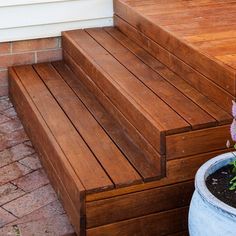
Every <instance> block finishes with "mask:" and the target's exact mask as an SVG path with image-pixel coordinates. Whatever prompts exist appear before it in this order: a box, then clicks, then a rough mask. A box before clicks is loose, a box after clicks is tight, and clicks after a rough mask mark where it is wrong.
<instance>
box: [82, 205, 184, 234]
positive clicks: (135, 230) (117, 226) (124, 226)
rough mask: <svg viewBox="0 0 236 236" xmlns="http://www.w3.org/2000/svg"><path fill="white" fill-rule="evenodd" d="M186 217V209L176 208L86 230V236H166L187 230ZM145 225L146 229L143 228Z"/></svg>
mask: <svg viewBox="0 0 236 236" xmlns="http://www.w3.org/2000/svg"><path fill="white" fill-rule="evenodd" d="M187 215H188V207H183V208H177V209H174V210H170V211H166V212H161V213H156V214H151V215H146V216H143V217H139V218H133V219H130V220H126V221H120V222H116V223H114V224H109V225H104V226H100V227H96V228H92V229H88V230H87V236H101V235H102V236H111V235H112V236H119V235H124V236H130V235H137V236H142V235H150V236H155V235H168V234H171V233H177V232H179V231H184V230H187ZM170 219H171V227H170ZM157 222H158V227H157ZM147 225H148V227H144V226H147Z"/></svg>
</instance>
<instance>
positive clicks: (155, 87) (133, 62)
mask: <svg viewBox="0 0 236 236" xmlns="http://www.w3.org/2000/svg"><path fill="white" fill-rule="evenodd" d="M86 31H87V32H88V33H89V34H90V35H91V36H92V37H93V38H94V39H95V40H96V41H97V42H98V43H99V44H101V45H102V46H103V47H104V48H105V49H106V50H107V51H108V52H109V53H111V54H112V55H113V56H114V57H115V58H116V59H117V60H118V61H119V62H120V63H121V64H123V65H124V66H125V67H126V68H127V69H128V70H129V71H130V72H131V73H132V74H134V75H135V76H136V77H137V79H139V80H140V81H142V82H143V83H144V84H145V85H146V86H147V87H148V88H149V89H151V90H152V91H153V92H154V93H155V94H156V95H157V96H158V97H160V98H161V99H162V100H163V101H164V102H165V103H167V104H168V105H169V106H170V107H171V108H172V109H173V110H175V111H176V113H178V114H179V115H180V116H181V117H183V119H184V120H186V121H187V122H188V123H189V124H190V125H191V127H192V129H199V128H201V127H202V128H203V127H210V126H214V125H215V124H216V120H215V119H214V118H213V117H211V116H210V115H209V114H208V113H206V112H205V111H204V110H202V109H201V108H200V107H199V106H197V105H196V104H195V103H193V102H192V101H191V100H189V99H188V98H186V97H185V96H184V94H182V93H181V92H180V91H179V90H177V89H176V88H175V87H174V86H172V85H171V84H170V83H168V82H167V81H166V80H165V79H164V78H163V77H161V76H160V75H159V74H157V73H156V72H155V71H153V70H152V69H151V68H150V67H148V66H147V65H146V64H144V63H143V62H142V61H141V60H140V59H139V58H137V57H136V56H135V55H134V54H133V53H131V52H130V51H129V50H128V49H126V48H125V47H124V46H123V45H121V44H120V43H119V42H118V41H116V40H115V39H114V38H113V37H111V36H110V35H109V34H108V33H107V32H106V31H105V30H103V29H100V28H97V29H87V30H86ZM183 104H184V105H183Z"/></svg>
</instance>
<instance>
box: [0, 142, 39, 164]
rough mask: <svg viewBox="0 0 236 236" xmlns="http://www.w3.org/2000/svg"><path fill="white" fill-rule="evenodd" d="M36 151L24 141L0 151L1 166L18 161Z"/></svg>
mask: <svg viewBox="0 0 236 236" xmlns="http://www.w3.org/2000/svg"><path fill="white" fill-rule="evenodd" d="M34 152H35V151H34V149H33V148H31V147H29V146H28V145H26V144H24V143H21V144H18V145H16V146H13V147H11V148H8V149H5V150H3V151H1V152H0V167H3V166H5V165H8V164H11V163H12V162H15V161H18V160H20V159H22V158H24V157H26V156H28V155H31V154H33V153H34Z"/></svg>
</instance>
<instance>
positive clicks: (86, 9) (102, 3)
mask: <svg viewBox="0 0 236 236" xmlns="http://www.w3.org/2000/svg"><path fill="white" fill-rule="evenodd" d="M112 17H113V4H112V0H0V42H4V41H16V40H23V39H33V38H44V37H52V36H59V35H60V33H61V31H64V30H70V29H77V28H89V27H99V26H111V25H113V19H112Z"/></svg>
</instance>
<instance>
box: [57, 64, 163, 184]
mask: <svg viewBox="0 0 236 236" xmlns="http://www.w3.org/2000/svg"><path fill="white" fill-rule="evenodd" d="M53 64H54V66H55V68H56V69H57V70H58V72H59V73H60V75H61V76H62V77H63V79H64V80H65V81H66V82H67V84H68V85H69V86H70V87H71V89H72V90H73V91H74V92H75V94H76V95H77V96H78V97H79V98H80V99H81V101H83V103H84V105H85V106H86V109H88V110H89V111H90V112H91V114H92V115H93V116H94V117H95V118H96V121H97V122H98V123H99V124H100V125H101V127H103V129H104V130H105V132H106V133H107V134H108V135H109V137H110V138H111V139H112V140H113V142H114V143H115V144H116V145H117V147H118V148H119V149H120V150H121V151H122V153H123V154H124V155H125V156H126V158H127V159H128V160H129V161H130V163H132V165H133V166H134V168H135V169H136V170H137V171H138V173H139V174H140V175H141V176H142V178H143V181H144V182H146V181H151V180H154V179H159V178H160V177H161V176H163V174H164V173H163V169H162V162H163V159H164V158H161V157H160V155H159V154H158V153H156V152H155V151H154V150H153V149H152V148H151V147H150V145H148V143H147V142H146V141H144V140H141V137H140V139H139V140H137V138H133V137H134V132H137V131H136V130H135V129H128V130H126V128H125V126H126V125H127V124H124V125H122V124H123V123H122V124H120V123H119V121H118V116H119V115H120V114H119V115H118V114H117V113H115V114H114V113H113V112H112V110H113V109H115V108H114V107H113V106H112V105H111V104H109V107H107V109H105V107H103V106H102V105H101V104H100V103H99V102H98V98H99V97H100V96H101V95H98V96H97V97H96V96H95V95H97V93H96V92H93V91H94V90H93V91H91V92H92V93H91V92H90V91H89V90H88V89H87V88H86V87H85V86H84V85H83V84H82V83H81V81H83V79H82V78H84V79H85V80H86V81H90V82H91V83H92V81H91V80H90V79H89V78H88V77H87V76H86V75H85V74H84V73H83V72H82V71H78V70H77V72H78V73H79V74H78V77H79V78H80V80H79V79H78V78H77V77H76V76H75V74H73V73H72V71H71V70H70V69H69V68H68V67H66V66H65V65H64V64H63V63H60V62H57V63H53ZM76 68H78V67H76ZM91 83H90V84H89V86H90V89H91ZM93 88H94V87H93ZM103 101H104V100H103ZM103 101H102V102H103ZM103 104H104V102H103ZM106 104H107V103H106ZM108 110H109V111H108ZM144 142H145V143H144ZM144 149H146V150H144ZM113 164H114V163H113ZM121 173H122V174H123V170H121ZM126 182H127V181H126Z"/></svg>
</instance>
